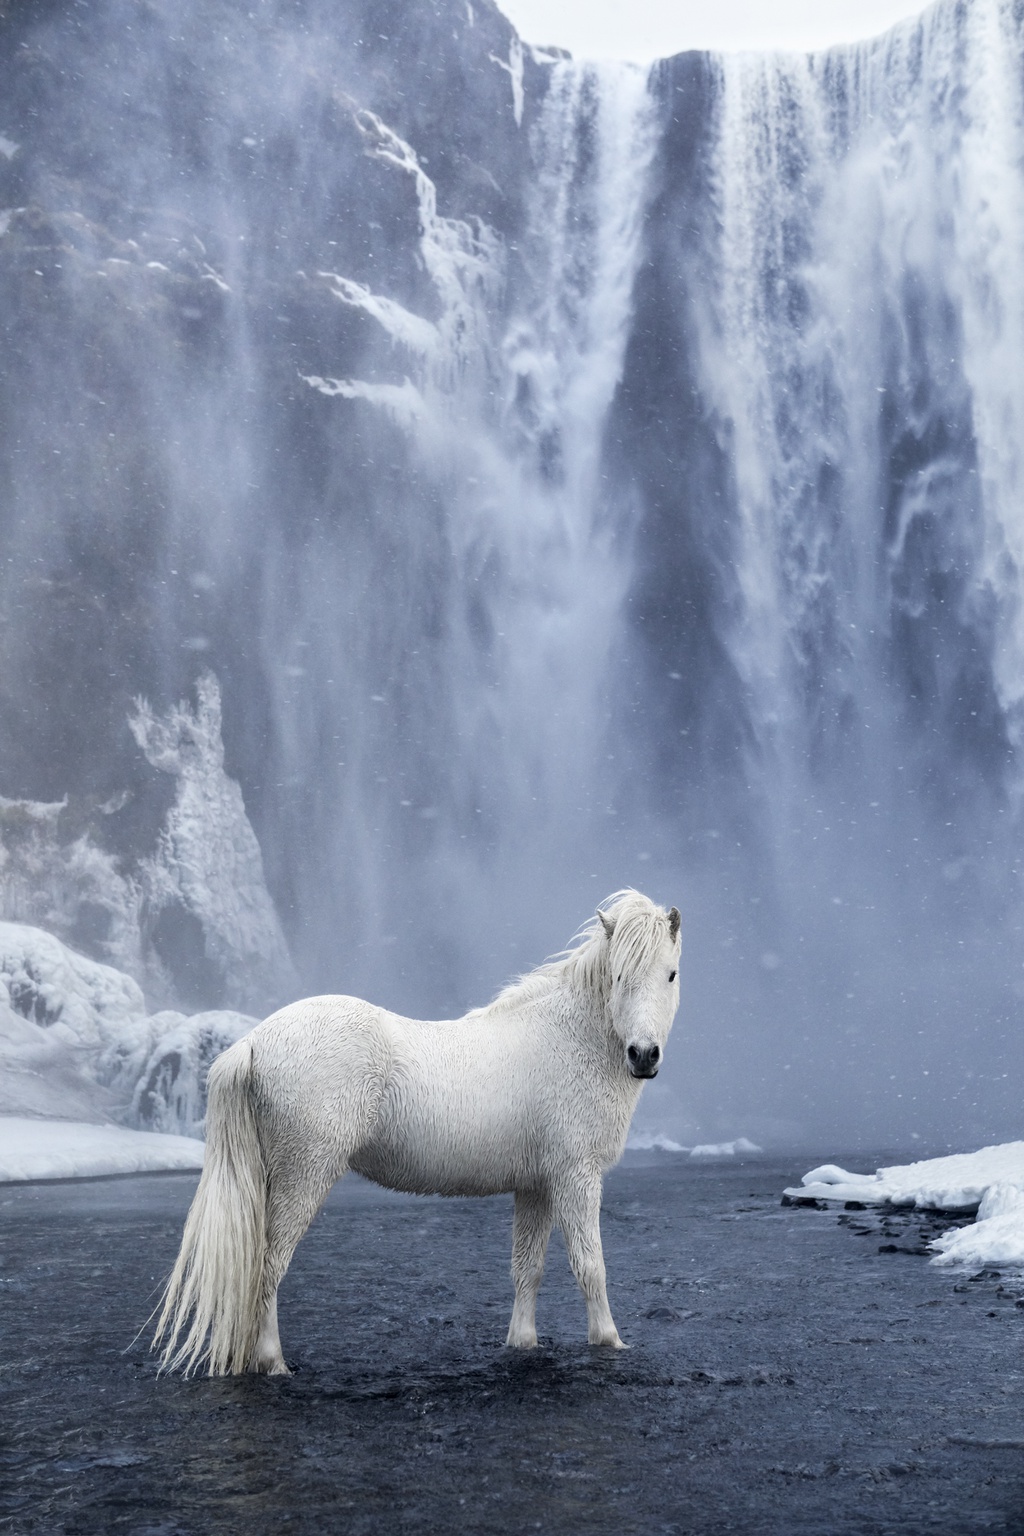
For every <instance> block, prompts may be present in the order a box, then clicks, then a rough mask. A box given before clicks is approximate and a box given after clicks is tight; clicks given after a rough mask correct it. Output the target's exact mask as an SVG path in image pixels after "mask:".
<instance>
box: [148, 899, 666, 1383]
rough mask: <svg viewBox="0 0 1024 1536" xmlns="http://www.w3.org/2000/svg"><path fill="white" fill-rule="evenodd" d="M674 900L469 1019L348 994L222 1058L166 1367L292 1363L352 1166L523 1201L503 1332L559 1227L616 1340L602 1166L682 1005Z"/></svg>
mask: <svg viewBox="0 0 1024 1536" xmlns="http://www.w3.org/2000/svg"><path fill="white" fill-rule="evenodd" d="M679 921H680V920H679V913H678V911H677V910H676V908H675V907H673V908H672V909H671V911H669V912H666V911H665V910H664V909H662V908H661V907H658V906H656V905H655V904H654V903H653V902H652V901H649V900H648V898H647V897H646V896H642V895H640V893H639V892H638V891H623V892H620V893H619V894H618V895H616V896H614V897H612V898H610V899H609V902H608V903H607V904H606V906H605V909H604V910H603V911H601V912H599V913H598V914H597V917H596V918H595V919H594V921H593V922H592V923H591V924H589V925H588V927H587V928H586V929H585V930H584V932H583V933H582V934H581V936H580V938H579V940H578V942H577V943H576V945H575V946H574V947H573V948H572V949H571V950H569V951H568V952H567V953H566V954H564V955H563V956H561V957H560V958H558V959H556V960H553V961H551V962H549V963H548V964H547V965H543V966H541V967H540V968H539V969H538V970H536V971H532V972H531V973H530V974H529V975H527V976H525V977H523V978H522V979H521V980H519V981H518V982H515V983H513V985H511V986H510V987H507V988H506V989H505V990H504V991H503V992H501V993H499V995H498V996H497V997H496V998H495V1000H494V1001H493V1002H492V1003H490V1004H488V1005H487V1007H485V1008H478V1009H475V1010H474V1011H473V1012H472V1013H468V1014H466V1016H465V1017H464V1018H461V1019H454V1020H441V1021H436V1022H422V1021H419V1020H412V1019H405V1018H402V1017H400V1016H399V1015H398V1014H394V1013H389V1012H388V1011H387V1010H386V1009H384V1008H377V1007H375V1006H374V1005H373V1004H372V1003H366V1002H363V1001H361V1000H360V999H358V998H353V997H314V998H308V999H306V1000H304V1001H303V1002H298V1003H292V1004H290V1005H289V1006H288V1007H287V1008H282V1009H281V1010H280V1011H279V1012H278V1013H275V1014H273V1015H271V1017H270V1018H268V1019H266V1020H264V1022H263V1023H262V1024H259V1025H257V1027H256V1028H255V1029H254V1030H253V1031H252V1033H251V1034H249V1035H247V1036H246V1037H245V1039H243V1040H240V1041H238V1043H237V1044H235V1045H233V1046H232V1047H231V1048H230V1049H229V1050H227V1051H225V1052H224V1054H223V1055H222V1056H220V1057H218V1059H217V1060H216V1061H215V1062H214V1064H213V1067H212V1068H211V1070H210V1081H209V1105H208V1110H207V1150H206V1163H205V1167H204V1169H203V1174H202V1178H201V1179H200V1183H199V1188H198V1189H197V1191H196V1195H195V1199H194V1200H193V1202H192V1207H191V1209H190V1211H189V1214H188V1219H187V1221H186V1224H185V1232H184V1237H183V1239H182V1245H181V1251H180V1253H179V1255H178V1260H177V1263H176V1264H175V1267H174V1270H173V1272H172V1274H171V1277H170V1280H169V1281H168V1284H167V1290H166V1293H165V1297H164V1302H163V1307H162V1311H161V1314H160V1319H159V1322H158V1326H157V1338H156V1341H155V1342H157V1343H160V1342H162V1343H163V1355H162V1358H163V1364H164V1366H165V1367H166V1368H169V1369H176V1368H182V1369H185V1370H186V1371H191V1370H194V1369H195V1368H197V1367H198V1366H199V1365H201V1364H203V1363H206V1364H207V1365H208V1367H209V1370H210V1372H211V1374H213V1375H223V1374H227V1373H231V1372H236V1371H246V1370H253V1371H264V1372H269V1373H272V1374H274V1373H280V1372H285V1371H286V1370H287V1366H286V1365H285V1362H284V1357H283V1355H282V1353H281V1342H280V1337H279V1334H278V1326H277V1289H278V1286H279V1285H280V1283H281V1280H282V1278H283V1276H284V1273H285V1271H286V1269H287V1268H288V1265H289V1263H290V1261H291V1258H292V1254H293V1253H294V1251H295V1247H296V1245H297V1243H298V1242H299V1239H300V1238H301V1237H302V1235H303V1233H304V1232H305V1231H306V1228H307V1227H308V1226H309V1223H310V1221H311V1220H312V1218H313V1215H314V1214H315V1212H316V1210H317V1209H318V1207H319V1206H320V1204H321V1202H322V1201H323V1199H324V1197H325V1195H326V1194H327V1192H328V1190H329V1189H330V1188H331V1185H332V1184H334V1183H335V1182H336V1180H337V1179H339V1178H340V1177H341V1176H342V1174H344V1173H345V1171H346V1170H347V1169H349V1168H354V1169H355V1170H356V1172H358V1173H361V1174H363V1175H364V1176H365V1177H367V1178H369V1179H373V1180H374V1181H375V1182H376V1183H378V1184H382V1185H384V1186H385V1187H386V1188H388V1189H398V1190H407V1191H411V1192H413V1193H416V1194H441V1195H492V1194H500V1193H505V1192H509V1191H511V1192H514V1194H515V1217H514V1225H513V1236H512V1276H513V1280H514V1283H515V1303H514V1306H513V1310H512V1320H511V1323H510V1324H509V1330H508V1338H507V1343H508V1344H509V1345H511V1346H513V1347H518V1348H530V1347H532V1346H533V1345H535V1344H536V1342H537V1330H536V1324H535V1321H534V1314H535V1308H536V1299H537V1291H538V1288H539V1286H540V1280H541V1275H542V1273H543V1268H544V1256H545V1253H546V1251H547V1244H548V1239H549V1237H550V1235H551V1230H552V1227H553V1226H554V1225H555V1224H557V1225H558V1226H559V1227H560V1228H561V1231H562V1234H563V1236H564V1238H565V1244H566V1249H567V1252H568V1255H569V1261H570V1263H571V1265H572V1269H573V1273H574V1274H575V1276H576V1279H577V1281H578V1283H579V1286H580V1289H581V1290H582V1292H583V1295H584V1297H585V1299H586V1304H587V1317H588V1338H589V1341H590V1343H591V1344H605V1345H610V1346H611V1347H613V1348H621V1347H622V1341H621V1339H620V1338H619V1335H618V1331H617V1330H616V1327H615V1323H614V1322H613V1320H612V1315H611V1311H610V1309H609V1306H608V1298H607V1292H606V1286H605V1268H604V1258H603V1255H602V1251H601V1234H600V1222H599V1216H600V1207H601V1186H602V1181H603V1176H604V1173H605V1172H606V1170H607V1169H608V1168H610V1167H611V1166H612V1165H613V1164H614V1163H616V1162H617V1161H618V1159H619V1158H620V1157H621V1155H622V1151H623V1148H624V1146H625V1143H626V1136H627V1134H628V1131H629V1125H630V1121H631V1120H632V1118H633V1112H634V1110H635V1108H636V1105H637V1101H638V1099H639V1096H640V1090H641V1088H642V1086H643V1082H644V1080H645V1079H647V1078H651V1077H654V1076H655V1075H656V1073H657V1071H658V1066H659V1064H660V1061H661V1059H662V1055H663V1052H664V1048H665V1042H666V1039H667V1037H668V1033H669V1030H670V1029H671V1027H672V1021H673V1018H674V1016H675V1012H676V1008H677V1007H678V1003H679V981H678V974H677V973H678V965H679Z"/></svg>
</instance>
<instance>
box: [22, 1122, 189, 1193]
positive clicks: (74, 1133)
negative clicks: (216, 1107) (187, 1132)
mask: <svg viewBox="0 0 1024 1536" xmlns="http://www.w3.org/2000/svg"><path fill="white" fill-rule="evenodd" d="M202 1166H203V1147H202V1143H201V1142H198V1141H192V1140H191V1139H189V1138H188V1137H186V1136H157V1135H153V1134H152V1133H151V1132H148V1131H126V1130H124V1129H123V1128H122V1127H121V1126H117V1125H83V1124H80V1123H77V1122H75V1121H73V1120H26V1119H22V1118H21V1117H19V1116H15V1115H0V1184H14V1183H20V1182H22V1181H24V1180H27V1179H89V1178H92V1179H95V1178H101V1177H103V1176H105V1175H110V1174H118V1173H155V1172H161V1171H177V1170H180V1169H193V1168H195V1169H199V1168H201V1167H202Z"/></svg>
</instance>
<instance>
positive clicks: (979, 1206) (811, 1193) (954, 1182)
mask: <svg viewBox="0 0 1024 1536" xmlns="http://www.w3.org/2000/svg"><path fill="white" fill-rule="evenodd" d="M785 1194H786V1196H787V1197H788V1198H789V1199H791V1200H834V1201H843V1202H845V1201H847V1200H853V1201H857V1202H858V1203H860V1204H861V1205H894V1206H904V1207H905V1206H913V1207H916V1208H917V1209H918V1210H934V1211H963V1212H965V1213H967V1212H970V1211H976V1212H977V1219H976V1221H975V1222H974V1223H973V1224H972V1225H970V1226H966V1227H960V1228H957V1229H956V1230H954V1231H951V1232H946V1233H944V1234H943V1235H942V1236H941V1237H938V1238H936V1239H935V1241H934V1242H933V1243H932V1244H931V1247H932V1248H933V1250H934V1251H935V1258H934V1259H933V1260H932V1263H933V1264H966V1265H979V1264H997V1265H1001V1266H1003V1267H1004V1268H1014V1269H1019V1268H1024V1141H1010V1142H1006V1143H1004V1144H1003V1145H1001V1146H996V1147H982V1148H981V1149H980V1151H978V1152H958V1153H955V1154H953V1155H952V1156H950V1157H933V1158H928V1159H926V1160H924V1161H922V1162H917V1163H907V1164H903V1165H898V1166H895V1167H891V1168H879V1169H878V1170H877V1171H876V1172H875V1173H850V1172H849V1171H848V1170H847V1169H845V1168H839V1167H837V1166H836V1165H835V1164H834V1163H824V1164H822V1165H821V1167H818V1168H812V1169H811V1170H810V1172H809V1173H805V1174H804V1176H803V1179H802V1180H801V1183H800V1184H799V1185H798V1186H796V1187H795V1188H791V1189H787V1190H786V1191H785Z"/></svg>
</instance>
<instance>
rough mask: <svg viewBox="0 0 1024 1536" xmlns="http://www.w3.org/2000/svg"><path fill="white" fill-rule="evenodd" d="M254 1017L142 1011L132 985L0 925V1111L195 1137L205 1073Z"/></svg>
mask: <svg viewBox="0 0 1024 1536" xmlns="http://www.w3.org/2000/svg"><path fill="white" fill-rule="evenodd" d="M255 1023H256V1020H255V1019H254V1018H252V1017H249V1016H248V1015H245V1014H241V1013H235V1012H231V1011H227V1010H217V1011H213V1012H206V1013H199V1014H194V1015H193V1016H191V1017H187V1016H186V1015H185V1014H182V1013H176V1012H171V1011H165V1012H161V1013H153V1014H151V1013H148V1012H147V1009H146V1000H145V997H144V996H143V993H142V989H141V988H140V987H139V985H138V983H137V982H136V981H134V980H133V979H132V978H131V977H130V976H126V975H125V974H124V973H123V972H121V971H118V970H115V969H114V967H113V966H109V965H103V964H101V963H100V962H99V961H97V960H90V959H88V958H87V957H86V956H85V955H80V954H77V953H76V952H75V951H74V950H73V949H69V948H68V946H67V945H65V944H62V943H61V942H60V940H59V939H56V938H54V936H53V935H52V934H49V933H45V932H44V931H43V930H42V929H40V928H35V927H31V926H29V925H27V924H22V923H0V1114H4V1115H40V1116H46V1117H53V1118H57V1119H74V1120H79V1121H101V1122H102V1121H106V1120H110V1119H116V1120H130V1121H133V1122H134V1123H136V1124H138V1125H140V1126H143V1127H146V1128H148V1129H153V1130H159V1131H164V1132H170V1131H175V1132H185V1133H186V1134H189V1135H192V1136H196V1135H200V1134H201V1127H202V1121H203V1117H204V1114H205V1103H206V1073H207V1070H208V1068H209V1065H210V1062H211V1061H212V1060H213V1058H214V1056H216V1055H217V1054H218V1053H219V1052H220V1051H222V1050H224V1049H225V1047H226V1046H228V1045H230V1044H231V1043H232V1042H233V1041H234V1040H237V1039H238V1038H239V1037H240V1036H241V1035H243V1034H245V1033H246V1031H247V1030H249V1029H251V1028H252V1026H253V1024H255Z"/></svg>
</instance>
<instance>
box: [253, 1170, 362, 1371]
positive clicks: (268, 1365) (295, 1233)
mask: <svg viewBox="0 0 1024 1536" xmlns="http://www.w3.org/2000/svg"><path fill="white" fill-rule="evenodd" d="M344 1171H345V1165H344V1162H341V1163H340V1166H339V1161H338V1160H337V1159H332V1160H330V1161H326V1160H319V1159H318V1160H317V1162H316V1163H315V1164H314V1163H312V1161H311V1160H307V1159H299V1158H296V1159H294V1160H293V1161H285V1160H284V1159H278V1160H277V1161H276V1164H275V1166H273V1167H272V1168H271V1170H270V1172H269V1179H268V1186H269V1187H268V1190H267V1247H266V1258H265V1259H264V1264H263V1280H262V1285H261V1287H260V1302H259V1305H260V1332H259V1340H258V1343H257V1345H256V1353H255V1357H254V1359H253V1366H252V1368H253V1370H256V1371H260V1372H262V1373H263V1374H264V1375H267V1376H286V1375H287V1374H288V1367H287V1365H286V1364H285V1361H284V1355H283V1354H282V1352H281V1336H280V1334H279V1333H278V1328H277V1288H278V1286H279V1285H280V1284H281V1281H282V1280H283V1279H284V1276H285V1271H286V1270H287V1268H288V1266H289V1264H290V1263H291V1261H292V1256H293V1254H294V1253H295V1250H296V1248H297V1247H298V1245H299V1241H300V1239H301V1238H302V1237H303V1235H304V1234H305V1232H306V1230H307V1229H308V1227H309V1224H310V1222H311V1221H312V1220H313V1217H314V1216H315V1215H316V1213H317V1211H318V1210H319V1209H320V1206H321V1205H322V1204H323V1201H324V1199H325V1197H326V1196H327V1193H328V1191H329V1190H330V1188H331V1186H332V1184H334V1183H336V1182H337V1180H338V1179H339V1178H340V1177H341V1175H342V1174H343V1173H344Z"/></svg>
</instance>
